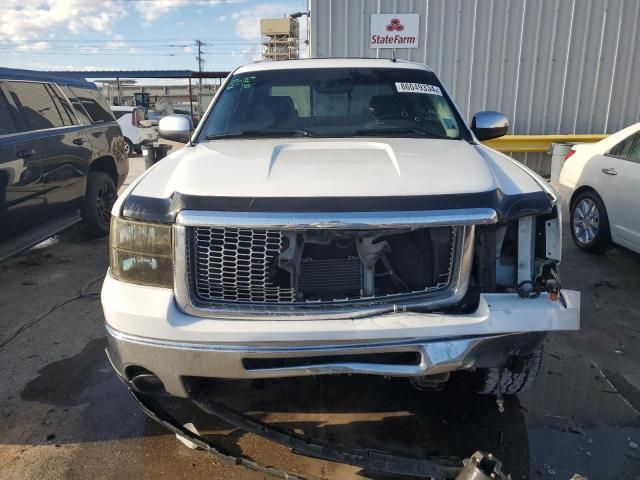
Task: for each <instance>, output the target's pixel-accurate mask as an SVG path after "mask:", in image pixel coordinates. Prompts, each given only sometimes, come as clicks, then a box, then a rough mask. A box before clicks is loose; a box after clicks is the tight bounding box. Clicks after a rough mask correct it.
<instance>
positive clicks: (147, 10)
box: [135, 0, 189, 23]
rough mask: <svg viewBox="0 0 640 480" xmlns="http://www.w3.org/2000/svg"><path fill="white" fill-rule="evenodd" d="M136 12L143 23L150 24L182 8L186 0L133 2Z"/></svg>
mask: <svg viewBox="0 0 640 480" xmlns="http://www.w3.org/2000/svg"><path fill="white" fill-rule="evenodd" d="M135 3H136V10H137V11H138V13H139V14H140V17H142V20H144V22H145V23H152V22H154V21H155V20H157V19H158V18H160V17H162V16H163V15H166V14H167V13H169V12H170V11H172V10H176V9H178V8H180V7H184V6H185V5H187V4H188V3H189V2H188V0H162V1H161V2H135Z"/></svg>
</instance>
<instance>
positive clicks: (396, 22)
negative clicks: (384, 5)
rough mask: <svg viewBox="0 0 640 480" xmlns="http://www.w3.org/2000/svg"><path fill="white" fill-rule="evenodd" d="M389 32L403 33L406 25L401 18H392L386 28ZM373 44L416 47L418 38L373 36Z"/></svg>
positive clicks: (408, 36) (396, 35)
mask: <svg viewBox="0 0 640 480" xmlns="http://www.w3.org/2000/svg"><path fill="white" fill-rule="evenodd" d="M385 30H386V31H387V32H402V31H404V25H403V24H402V22H401V21H400V19H399V18H392V19H391V20H390V21H389V24H388V25H387V26H386V27H385ZM371 43H372V44H374V45H414V44H415V43H416V37H415V36H413V35H399V34H397V33H396V34H395V35H378V34H373V35H371Z"/></svg>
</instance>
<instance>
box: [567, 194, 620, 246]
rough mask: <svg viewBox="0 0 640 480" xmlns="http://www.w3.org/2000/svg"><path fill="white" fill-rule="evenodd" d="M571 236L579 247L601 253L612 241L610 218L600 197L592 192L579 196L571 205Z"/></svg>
mask: <svg viewBox="0 0 640 480" xmlns="http://www.w3.org/2000/svg"><path fill="white" fill-rule="evenodd" d="M570 215H571V217H570V220H569V221H570V223H571V236H572V237H573V241H574V242H575V243H576V245H578V247H580V248H582V249H583V250H586V251H587V252H599V251H602V250H603V249H604V248H606V247H607V245H608V244H609V242H610V241H611V233H610V231H609V217H608V216H607V211H606V210H605V208H604V204H603V203H602V200H601V199H600V197H599V196H598V195H597V194H596V193H595V192H591V191H587V192H583V193H581V194H580V195H578V196H577V197H576V198H575V200H574V201H573V202H572V204H571V213H570Z"/></svg>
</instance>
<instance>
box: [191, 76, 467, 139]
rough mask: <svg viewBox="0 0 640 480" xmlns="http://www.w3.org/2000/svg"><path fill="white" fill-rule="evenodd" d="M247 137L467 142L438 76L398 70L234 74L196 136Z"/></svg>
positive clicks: (462, 125)
mask: <svg viewBox="0 0 640 480" xmlns="http://www.w3.org/2000/svg"><path fill="white" fill-rule="evenodd" d="M242 136H246V137H252V136H253V137H260V136H282V137H287V136H314V137H315V136H318V137H352V136H385V137H393V136H400V137H415V138H443V139H460V138H464V139H467V140H468V139H469V138H470V137H469V134H468V132H467V129H466V127H465V126H464V124H463V122H462V120H461V119H460V118H459V116H458V114H457V112H456V110H455V108H454V107H453V105H452V103H451V100H450V99H449V98H448V96H447V94H446V92H445V91H444V89H443V88H442V86H441V84H440V82H439V81H438V79H437V77H436V76H435V74H433V73H432V72H429V71H426V70H413V69H400V68H397V69H394V68H371V69H363V68H358V69H355V68H354V69H349V68H335V69H327V68H322V69H312V68H303V69H286V70H271V71H258V72H250V73H244V74H238V75H234V76H233V77H232V78H231V79H230V80H229V82H228V83H227V85H226V87H225V89H224V91H223V92H222V93H221V94H220V96H219V98H218V99H217V101H216V104H215V105H214V107H213V110H212V112H211V113H210V114H209V116H208V117H207V119H206V121H205V125H204V126H203V128H202V130H201V132H200V135H199V139H200V140H207V139H216V138H225V137H242Z"/></svg>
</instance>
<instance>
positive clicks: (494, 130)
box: [471, 112, 509, 140]
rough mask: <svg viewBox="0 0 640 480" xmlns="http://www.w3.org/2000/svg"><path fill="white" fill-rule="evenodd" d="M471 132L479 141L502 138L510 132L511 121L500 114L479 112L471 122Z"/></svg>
mask: <svg viewBox="0 0 640 480" xmlns="http://www.w3.org/2000/svg"><path fill="white" fill-rule="evenodd" d="M471 131H472V132H473V133H474V134H475V136H476V137H478V140H489V139H491V138H498V137H502V136H503V135H506V134H507V132H508V131H509V120H507V117H505V116H504V115H503V114H501V113H499V112H479V113H476V114H475V115H474V116H473V119H472V120H471Z"/></svg>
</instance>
